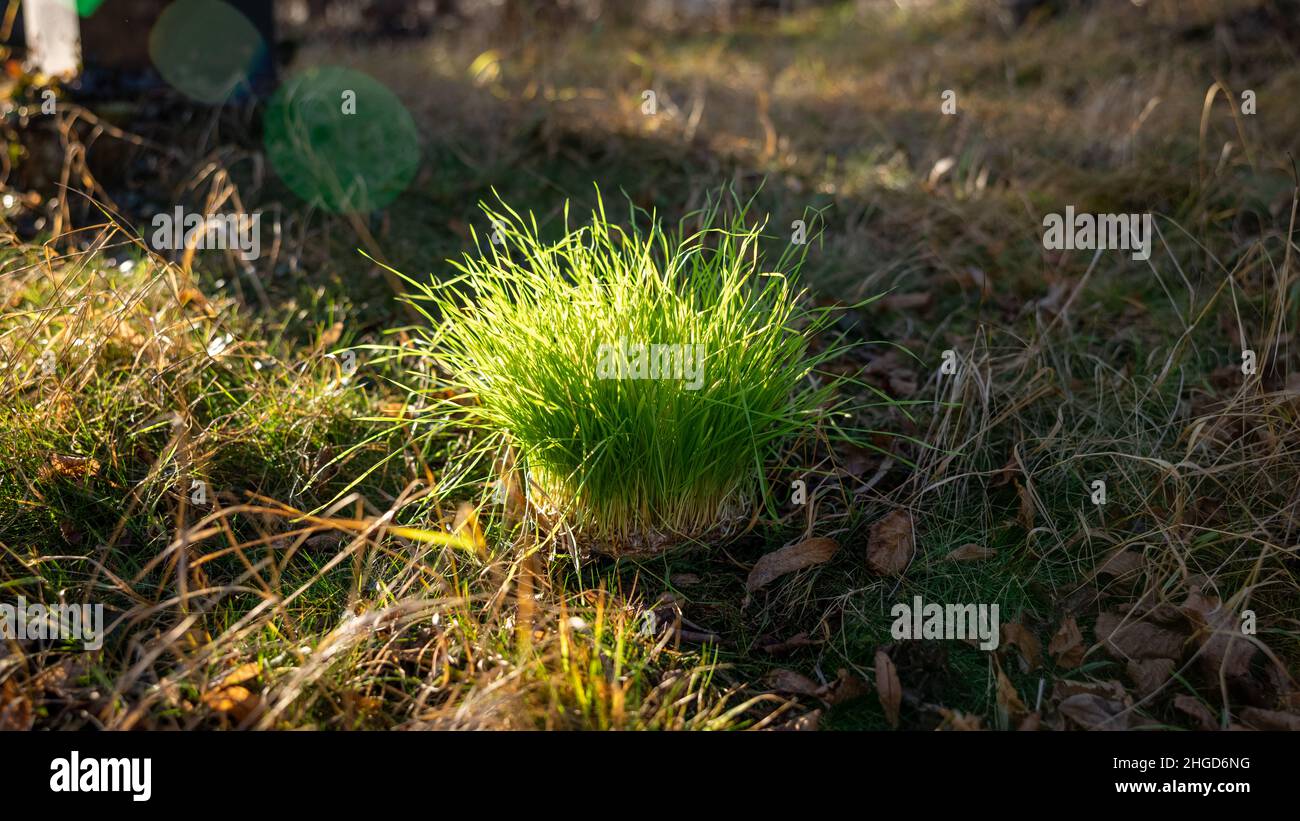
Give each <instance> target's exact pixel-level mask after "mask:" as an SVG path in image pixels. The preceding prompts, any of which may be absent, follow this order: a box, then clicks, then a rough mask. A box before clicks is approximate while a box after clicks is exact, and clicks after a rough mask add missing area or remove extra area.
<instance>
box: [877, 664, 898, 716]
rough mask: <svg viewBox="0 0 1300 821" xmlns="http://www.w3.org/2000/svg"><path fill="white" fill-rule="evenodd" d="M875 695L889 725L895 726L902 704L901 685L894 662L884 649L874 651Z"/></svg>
mask: <svg viewBox="0 0 1300 821" xmlns="http://www.w3.org/2000/svg"><path fill="white" fill-rule="evenodd" d="M876 695H877V696H879V698H880V707H881V709H883V710H884V711H885V719H886V720H887V721H889V726H891V727H897V726H898V711H899V708H900V707H901V706H902V704H903V685H902V684H901V683H900V682H899V680H898V670H897V669H896V668H895V667H894V662H893V661H892V660H891V659H890V658H889V654H888V653H886V652H885V651H884V650H877V651H876Z"/></svg>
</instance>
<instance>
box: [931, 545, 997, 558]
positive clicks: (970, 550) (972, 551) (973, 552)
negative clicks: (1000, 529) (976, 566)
mask: <svg viewBox="0 0 1300 821" xmlns="http://www.w3.org/2000/svg"><path fill="white" fill-rule="evenodd" d="M996 555H998V552H997V551H996V550H994V549H993V548H990V547H982V546H981V545H977V544H964V545H962V546H961V547H959V548H957V549H956V550H954V551H952V552H951V553H949V554H948V555H947V556H944V559H946V560H947V561H950V562H978V561H982V560H984V559H991V558H993V557H994V556H996Z"/></svg>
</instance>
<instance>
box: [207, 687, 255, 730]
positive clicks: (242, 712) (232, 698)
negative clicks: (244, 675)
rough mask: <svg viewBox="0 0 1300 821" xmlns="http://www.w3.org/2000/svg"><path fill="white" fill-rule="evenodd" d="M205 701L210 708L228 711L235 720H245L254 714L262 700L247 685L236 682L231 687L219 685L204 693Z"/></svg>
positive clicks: (216, 710)
mask: <svg viewBox="0 0 1300 821" xmlns="http://www.w3.org/2000/svg"><path fill="white" fill-rule="evenodd" d="M203 703H204V704H205V705H207V707H208V709H210V710H213V711H215V712H218V713H228V714H229V715H230V717H231V718H232V719H234V720H235V721H243V720H244V719H246V718H248V717H249V716H250V715H252V713H253V711H254V710H256V709H257V707H258V706H259V704H260V703H261V700H260V699H259V698H258V697H257V695H255V694H254V693H253V691H251V690H249V689H248V688H247V687H244V686H242V685H239V684H234V685H231V686H229V687H218V688H216V689H215V690H209V691H208V692H206V693H204V694H203Z"/></svg>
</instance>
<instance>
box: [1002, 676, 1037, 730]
mask: <svg viewBox="0 0 1300 821" xmlns="http://www.w3.org/2000/svg"><path fill="white" fill-rule="evenodd" d="M998 707H999V708H1001V709H1002V710H1003V711H1004V712H1005V713H1006V714H1007V717H1008V718H1010V719H1011V720H1012V721H1015V720H1017V719H1019V718H1020V717H1021V716H1024V715H1025V714H1026V713H1028V712H1029V708H1028V707H1026V706H1025V702H1024V701H1022V700H1021V698H1020V693H1019V692H1017V691H1016V685H1014V684H1012V683H1011V679H1009V678H1007V674H1006V673H1004V672H1002V671H1001V670H998Z"/></svg>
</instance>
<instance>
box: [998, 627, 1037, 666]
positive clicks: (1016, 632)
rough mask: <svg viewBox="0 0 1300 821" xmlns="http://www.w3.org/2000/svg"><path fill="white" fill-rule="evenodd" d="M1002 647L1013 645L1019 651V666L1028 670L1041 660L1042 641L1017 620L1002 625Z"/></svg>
mask: <svg viewBox="0 0 1300 821" xmlns="http://www.w3.org/2000/svg"><path fill="white" fill-rule="evenodd" d="M1000 646H1002V647H1014V648H1016V650H1018V651H1019V652H1020V668H1021V670H1022V671H1023V672H1026V673H1027V672H1029V671H1030V670H1033V669H1035V668H1037V667H1038V666H1039V665H1040V664H1042V662H1043V643H1042V642H1041V641H1039V640H1038V636H1035V635H1034V634H1033V632H1031V631H1030V630H1029V629H1028V628H1027V627H1025V626H1024V625H1023V624H1021V623H1020V622H1017V621H1011V622H1007V623H1006V624H1004V625H1002V641H1001V645H1000Z"/></svg>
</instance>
